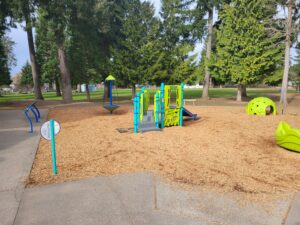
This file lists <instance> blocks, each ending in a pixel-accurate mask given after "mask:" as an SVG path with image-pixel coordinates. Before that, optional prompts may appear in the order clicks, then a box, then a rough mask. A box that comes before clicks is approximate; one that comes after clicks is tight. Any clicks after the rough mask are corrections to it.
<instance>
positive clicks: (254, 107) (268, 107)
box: [246, 97, 277, 116]
mask: <svg viewBox="0 0 300 225" xmlns="http://www.w3.org/2000/svg"><path fill="white" fill-rule="evenodd" d="M276 112H277V109H276V104H275V102H273V101H272V100H271V99H269V98H266V97H258V98H254V99H252V100H251V101H250V102H249V103H248V105H247V107H246V113H247V114H248V115H259V116H266V115H271V114H273V115H276Z"/></svg>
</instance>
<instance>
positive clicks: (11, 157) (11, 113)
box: [0, 110, 47, 225]
mask: <svg viewBox="0 0 300 225" xmlns="http://www.w3.org/2000/svg"><path fill="white" fill-rule="evenodd" d="M46 114H47V113H46V110H41V121H43V119H45V118H46ZM0 124H1V125H0V224H1V225H11V224H13V222H14V219H15V216H16V213H17V210H18V207H19V202H20V199H21V196H22V193H23V190H24V185H25V179H26V178H27V177H28V175H29V173H30V170H31V166H32V162H33V160H34V157H35V153H36V149H37V146H38V143H39V140H40V134H39V133H40V131H39V129H40V125H41V124H42V122H39V123H38V124H36V123H35V122H33V124H34V133H33V134H31V133H29V132H28V131H29V124H28V122H27V120H26V118H25V115H24V113H23V112H22V110H2V111H0Z"/></svg>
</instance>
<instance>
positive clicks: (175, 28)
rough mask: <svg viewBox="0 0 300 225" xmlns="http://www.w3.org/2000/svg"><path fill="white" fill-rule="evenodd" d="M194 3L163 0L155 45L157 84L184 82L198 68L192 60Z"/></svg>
mask: <svg viewBox="0 0 300 225" xmlns="http://www.w3.org/2000/svg"><path fill="white" fill-rule="evenodd" d="M191 4H192V1H181V0H164V1H162V8H161V12H160V16H161V28H160V36H159V39H158V40H157V41H156V42H155V45H154V46H155V48H154V49H155V50H154V52H155V54H156V55H157V56H156V62H155V63H154V65H153V67H152V68H151V71H152V73H153V76H152V81H153V82H154V83H156V84H159V83H160V82H166V83H171V82H172V83H174V82H176V83H177V82H182V81H183V82H184V81H187V80H190V77H191V76H192V74H191V73H192V72H193V71H194V69H195V67H194V64H193V60H192V59H191V58H190V57H189V53H190V52H191V51H192V50H193V48H194V36H193V32H192V31H193V26H192V25H191V24H190V21H191V13H192V11H191ZM186 71H189V72H188V73H187V72H186ZM192 77H194V76H192Z"/></svg>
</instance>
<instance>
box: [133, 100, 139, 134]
mask: <svg viewBox="0 0 300 225" xmlns="http://www.w3.org/2000/svg"><path fill="white" fill-rule="evenodd" d="M138 104H139V99H138V97H137V96H135V97H134V117H133V122H134V133H135V134H136V133H137V132H138V128H139V120H138V119H139V111H138Z"/></svg>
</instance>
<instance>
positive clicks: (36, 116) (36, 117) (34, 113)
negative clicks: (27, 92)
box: [28, 105, 39, 123]
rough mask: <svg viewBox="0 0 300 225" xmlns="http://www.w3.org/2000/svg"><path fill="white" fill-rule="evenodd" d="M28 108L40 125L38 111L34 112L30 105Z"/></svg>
mask: <svg viewBox="0 0 300 225" xmlns="http://www.w3.org/2000/svg"><path fill="white" fill-rule="evenodd" d="M28 108H29V109H30V110H31V112H32V113H33V115H34V117H35V122H37V123H38V122H39V118H38V114H37V113H36V111H35V110H34V108H33V106H32V105H30V106H29V107H28Z"/></svg>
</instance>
